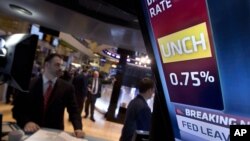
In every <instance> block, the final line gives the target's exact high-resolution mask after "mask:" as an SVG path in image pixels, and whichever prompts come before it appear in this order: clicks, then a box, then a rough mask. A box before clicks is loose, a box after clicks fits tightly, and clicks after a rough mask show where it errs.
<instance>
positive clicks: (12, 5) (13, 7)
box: [9, 4, 32, 16]
mask: <svg viewBox="0 0 250 141" xmlns="http://www.w3.org/2000/svg"><path fill="white" fill-rule="evenodd" d="M9 6H10V8H11V9H12V10H14V11H16V12H18V13H21V14H26V15H29V16H31V15H32V12H30V11H29V10H27V9H25V8H23V7H21V6H17V5H15V4H10V5H9Z"/></svg>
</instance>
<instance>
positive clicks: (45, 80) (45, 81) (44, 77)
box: [43, 74, 57, 85]
mask: <svg viewBox="0 0 250 141" xmlns="http://www.w3.org/2000/svg"><path fill="white" fill-rule="evenodd" d="M56 80H57V77H55V78H53V79H52V80H51V81H52V83H53V85H54V84H55V83H56ZM48 81H49V79H48V78H47V77H46V76H45V75H44V74H43V84H47V83H48Z"/></svg>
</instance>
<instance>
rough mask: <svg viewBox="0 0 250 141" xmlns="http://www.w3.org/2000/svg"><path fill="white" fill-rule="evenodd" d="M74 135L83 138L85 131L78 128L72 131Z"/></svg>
mask: <svg viewBox="0 0 250 141" xmlns="http://www.w3.org/2000/svg"><path fill="white" fill-rule="evenodd" d="M74 136H75V137H77V138H84V137H85V133H84V132H83V131H82V130H80V129H78V130H75V131H74Z"/></svg>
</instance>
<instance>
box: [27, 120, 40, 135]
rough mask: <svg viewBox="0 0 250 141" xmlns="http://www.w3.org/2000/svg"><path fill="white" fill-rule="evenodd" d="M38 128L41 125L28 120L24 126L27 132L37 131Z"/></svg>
mask: <svg viewBox="0 0 250 141" xmlns="http://www.w3.org/2000/svg"><path fill="white" fill-rule="evenodd" d="M38 129H40V127H39V125H37V124H36V123H34V122H28V123H26V124H25V126H24V131H25V132H32V133H33V132H36V131H37V130H38Z"/></svg>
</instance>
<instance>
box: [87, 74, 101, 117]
mask: <svg viewBox="0 0 250 141" xmlns="http://www.w3.org/2000/svg"><path fill="white" fill-rule="evenodd" d="M100 96H101V79H99V72H98V71H94V72H93V77H91V78H90V79H89V85H88V94H87V100H86V102H85V116H84V118H87V117H88V115H89V105H90V119H91V120H92V121H93V122H95V118H94V110H95V103H96V99H97V98H98V97H100Z"/></svg>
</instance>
